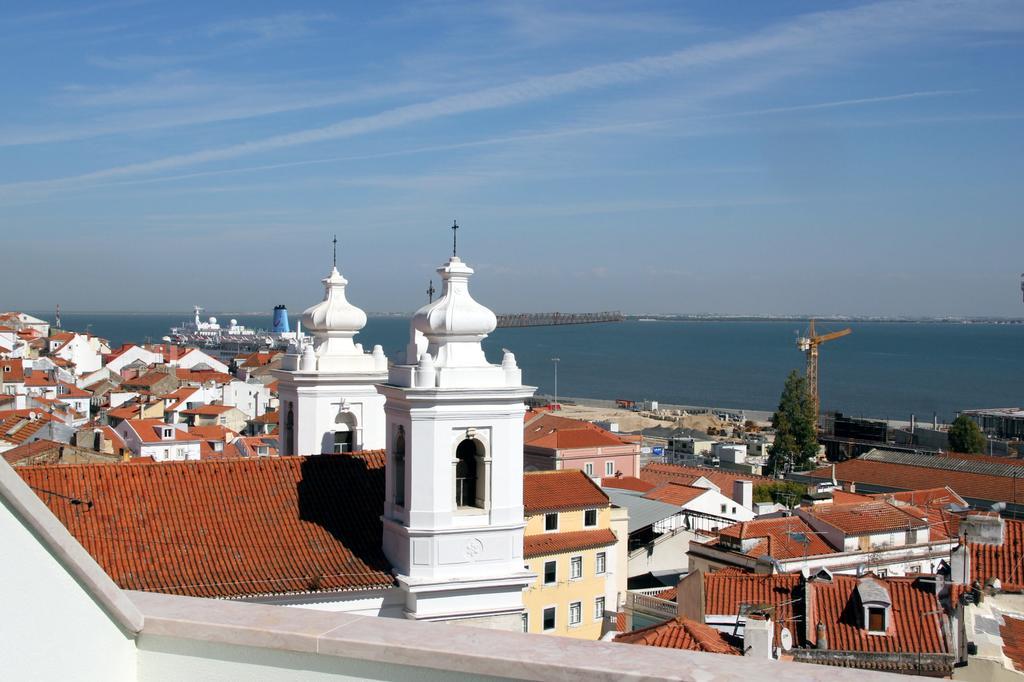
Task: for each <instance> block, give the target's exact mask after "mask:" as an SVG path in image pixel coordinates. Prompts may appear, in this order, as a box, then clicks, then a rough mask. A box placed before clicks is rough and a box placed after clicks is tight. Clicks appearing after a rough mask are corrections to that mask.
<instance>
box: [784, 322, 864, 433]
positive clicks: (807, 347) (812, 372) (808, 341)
mask: <svg viewBox="0 0 1024 682" xmlns="http://www.w3.org/2000/svg"><path fill="white" fill-rule="evenodd" d="M852 333H853V330H852V329H850V328H849V327H847V328H846V329H840V330H839V331H837V332H831V333H829V334H821V335H818V334H816V333H815V332H814V320H813V319H812V320H811V325H810V328H809V329H808V331H807V336H801V337H799V338H797V340H796V347H797V348H799V349H800V350H801V351H803V352H804V353H807V392H808V394H810V397H811V403H813V405H814V424H815V426H817V424H818V418H819V412H820V410H821V399H820V397H819V395H818V346H820V345H821V344H823V343H825V342H826V341H834V340H835V339H838V338H842V337H844V336H846V335H847V334H852Z"/></svg>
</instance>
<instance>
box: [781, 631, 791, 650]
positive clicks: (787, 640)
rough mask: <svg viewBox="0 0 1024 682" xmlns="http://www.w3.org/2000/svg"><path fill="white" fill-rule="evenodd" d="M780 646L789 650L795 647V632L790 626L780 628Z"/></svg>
mask: <svg viewBox="0 0 1024 682" xmlns="http://www.w3.org/2000/svg"><path fill="white" fill-rule="evenodd" d="M779 646H781V647H782V650H783V651H789V650H790V649H792V648H793V633H792V632H790V631H789V628H782V629H781V630H779Z"/></svg>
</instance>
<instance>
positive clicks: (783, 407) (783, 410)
mask: <svg viewBox="0 0 1024 682" xmlns="http://www.w3.org/2000/svg"><path fill="white" fill-rule="evenodd" d="M772 426H773V427H774V428H775V443H774V444H772V448H771V450H770V451H769V453H768V470H769V471H771V472H772V473H777V472H780V471H787V470H794V469H797V470H799V469H806V468H807V467H808V466H810V464H811V462H812V461H813V459H814V457H815V456H816V455H817V454H818V430H817V425H816V424H815V423H814V404H813V403H812V402H811V397H810V395H809V394H808V392H807V380H806V379H804V377H802V376H800V375H799V374H798V373H797V372H796V371H795V370H794V371H792V372H790V373H789V376H788V377H786V384H785V386H783V388H782V395H781V396H780V397H779V407H778V409H777V410H775V414H773V415H772Z"/></svg>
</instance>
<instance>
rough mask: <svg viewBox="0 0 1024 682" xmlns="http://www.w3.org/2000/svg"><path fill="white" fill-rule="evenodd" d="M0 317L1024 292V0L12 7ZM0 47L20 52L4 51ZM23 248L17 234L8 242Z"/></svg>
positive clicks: (721, 309)
mask: <svg viewBox="0 0 1024 682" xmlns="http://www.w3.org/2000/svg"><path fill="white" fill-rule="evenodd" d="M0 38H2V39H0V59H2V60H3V62H4V63H5V64H6V65H8V67H9V68H5V69H3V70H2V71H0V88H2V89H0V92H3V95H2V97H3V104H4V106H3V107H2V111H0V226H2V229H3V232H4V237H5V247H6V249H5V250H6V252H7V257H6V258H4V260H3V266H2V269H0V287H2V290H3V291H4V294H5V295H4V296H3V298H4V301H3V302H2V303H0V308H23V309H49V308H52V307H53V306H54V305H55V304H56V303H61V304H62V306H63V307H64V308H65V309H68V310H73V309H79V310H81V309H88V310H160V311H163V310H170V311H181V310H188V308H189V307H190V306H191V305H192V304H194V303H199V304H202V305H204V306H205V307H207V308H209V309H220V310H269V309H270V308H271V307H272V306H273V305H274V304H276V303H286V304H288V305H289V306H290V307H291V308H292V309H293V310H295V309H298V310H301V309H302V308H303V307H305V306H306V305H309V304H311V303H312V302H314V301H315V300H317V299H318V298H319V296H320V285H319V281H318V280H319V279H320V278H321V277H323V276H324V275H325V274H326V271H327V270H328V269H329V266H330V238H331V235H332V234H334V233H335V232H336V233H337V234H338V238H339V242H340V246H339V265H340V266H341V269H342V271H343V272H344V273H345V275H346V276H347V277H348V279H349V280H350V298H351V299H352V300H353V301H354V302H355V303H357V304H358V305H360V306H362V307H364V308H366V309H368V310H377V311H402V310H412V309H415V308H416V307H418V306H419V305H420V304H421V303H422V302H423V301H424V299H425V294H424V293H423V291H424V290H425V289H426V286H427V282H428V280H429V279H430V278H431V277H432V276H433V277H435V278H436V275H435V274H434V268H435V267H436V266H437V265H438V264H440V263H441V262H442V261H443V260H444V259H445V258H446V256H447V253H448V250H449V248H450V231H448V230H447V226H449V225H450V224H451V222H452V219H453V218H457V219H458V220H459V223H460V224H461V225H462V226H463V228H464V229H462V230H460V235H459V242H460V255H462V256H463V257H464V258H465V259H466V260H467V261H468V262H469V263H470V264H471V265H473V266H474V267H475V268H476V270H477V273H478V275H477V277H476V278H475V279H474V282H473V287H474V293H475V295H476V296H477V298H478V299H480V300H481V301H483V302H484V303H486V304H488V305H489V306H491V307H492V308H494V309H496V310H499V311H509V312H510V311H533V310H595V309H612V308H617V309H622V310H625V311H628V312H718V313H740V314H742V313H757V314H765V313H780V314H781V313H791V314H799V313H815V314H831V313H845V314H908V315H944V314H960V315H1015V316H1019V315H1021V313H1022V312H1024V307H1022V303H1021V298H1020V291H1019V279H1018V278H1019V276H1020V273H1021V272H1024V248H1022V247H1024V225H1022V220H1021V216H1022V215H1024V211H1022V208H1024V199H1022V194H1024V191H1022V190H1024V182H1022V178H1024V153H1022V152H1024V92H1022V82H1021V75H1020V71H1021V69H1020V67H1021V64H1024V3H1021V2H1019V1H1018V0H1003V1H1000V0H992V1H984V0H982V1H977V2H971V1H963V2H950V1H928V0H892V1H890V2H878V3H858V2H834V3H823V2H811V1H790V2H771V3H766V2H726V3H723V2H711V1H692V2H679V1H678V0H677V1H674V2H665V3H658V2H649V3H647V2H631V3H623V4H615V3H604V2H592V3H591V2H587V3H566V4H553V3H535V2H507V3H458V2H424V3H410V4H398V3H346V4H343V3H335V2H324V3H309V2H307V3H297V2H280V3H274V2H244V3H243V2H237V3H189V2H174V3H172V2H161V1H158V0H155V1H152V2H147V1H144V0H143V1H138V2H132V1H126V2H117V1H116V0H115V1H112V2H101V3H97V4H89V3H87V2H82V3H73V4H48V3H31V4H26V3H21V4H20V5H14V4H10V3H9V4H7V5H5V6H4V7H3V8H2V9H0ZM11 65H14V68H10V66H11ZM12 255H13V256H14V257H12Z"/></svg>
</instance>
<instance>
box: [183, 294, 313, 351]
mask: <svg viewBox="0 0 1024 682" xmlns="http://www.w3.org/2000/svg"><path fill="white" fill-rule="evenodd" d="M202 311H203V309H202V308H201V307H199V306H195V307H194V309H193V318H192V319H191V320H189V321H187V322H183V323H182V324H181V325H179V326H177V327H171V333H170V334H169V335H168V336H165V337H164V341H167V342H169V343H174V344H178V345H181V346H192V347H196V348H201V349H203V350H204V351H207V352H213V353H215V354H217V355H219V356H220V357H221V358H222V359H223V358H233V357H235V356H236V355H240V354H245V353H257V352H260V351H267V350H284V349H285V348H287V346H288V344H289V343H291V342H292V341H294V340H295V339H297V338H298V337H299V335H301V334H302V332H301V331H294V332H293V331H291V329H290V327H289V324H288V310H287V308H285V307H284V306H283V305H278V306H275V307H274V318H273V327H272V329H271V330H270V331H267V330H264V329H252V328H250V327H246V326H245V325H242V324H239V322H238V320H235V319H231V320H229V321H228V323H227V324H226V325H222V324H221V323H220V322H219V321H218V320H217V318H216V317H212V316H211V317H208V318H207V319H205V320H204V319H202V317H201V315H200V313H202Z"/></svg>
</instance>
